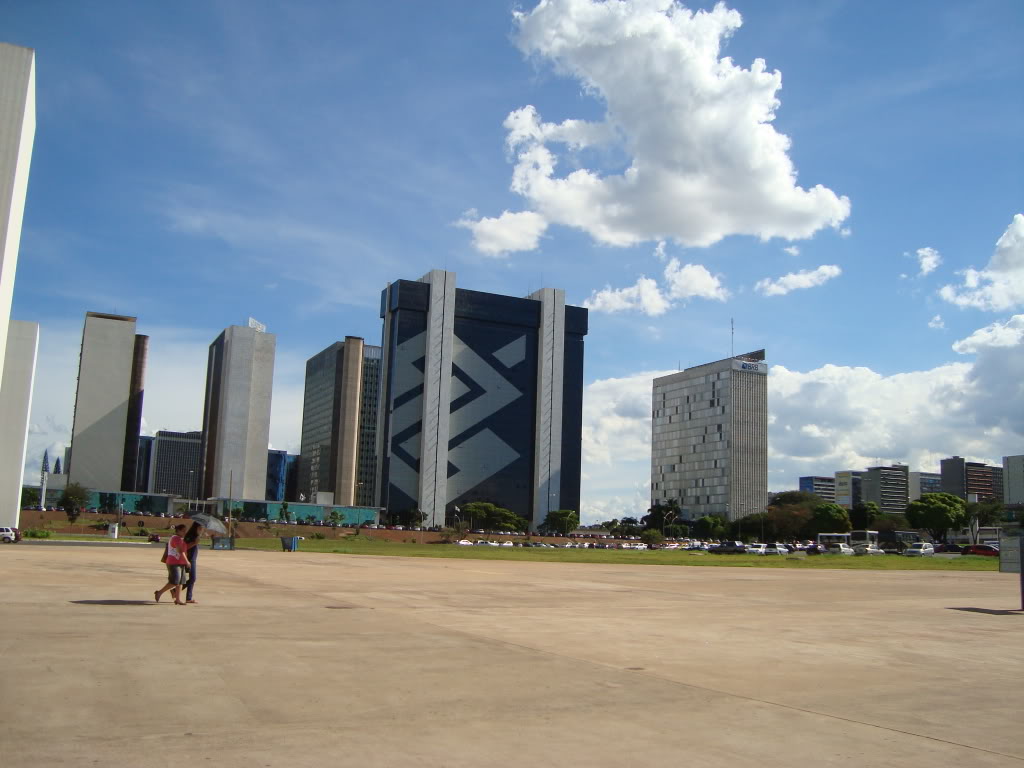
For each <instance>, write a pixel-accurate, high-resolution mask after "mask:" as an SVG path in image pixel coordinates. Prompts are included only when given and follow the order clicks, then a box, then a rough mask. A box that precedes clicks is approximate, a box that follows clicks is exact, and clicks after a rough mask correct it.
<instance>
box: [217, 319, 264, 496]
mask: <svg viewBox="0 0 1024 768" xmlns="http://www.w3.org/2000/svg"><path fill="white" fill-rule="evenodd" d="M250 325H253V326H259V324H258V323H255V322H254V321H253V322H252V323H250ZM276 346H277V337H276V336H275V335H274V334H272V333H265V332H264V331H263V330H262V326H259V327H249V328H246V327H243V326H240V325H232V326H230V327H228V328H226V329H225V330H224V332H223V333H221V335H220V336H218V337H217V339H216V340H215V341H214V342H213V344H211V345H210V353H209V358H208V360H207V366H206V402H205V405H204V407H203V442H202V448H201V452H200V471H201V472H202V484H201V488H202V489H203V490H202V492H203V498H208V499H210V498H234V499H263V498H264V497H265V495H266V490H267V447H268V445H269V443H270V400H271V396H272V394H273V385H274V354H275V349H276Z"/></svg>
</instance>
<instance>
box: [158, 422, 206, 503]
mask: <svg viewBox="0 0 1024 768" xmlns="http://www.w3.org/2000/svg"><path fill="white" fill-rule="evenodd" d="M202 441H203V433H202V432H199V431H192V432H172V431H169V430H160V431H159V432H157V433H156V435H154V437H153V450H152V456H151V457H150V473H149V487H150V493H165V494H172V495H174V496H181V497H182V498H185V499H198V498H203V497H202V495H201V486H200V476H199V475H200V473H199V454H200V451H201V448H202Z"/></svg>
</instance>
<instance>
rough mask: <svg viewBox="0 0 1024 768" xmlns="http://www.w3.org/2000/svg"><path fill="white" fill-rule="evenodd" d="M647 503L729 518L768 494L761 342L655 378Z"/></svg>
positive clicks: (760, 504) (755, 507)
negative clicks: (745, 351)
mask: <svg viewBox="0 0 1024 768" xmlns="http://www.w3.org/2000/svg"><path fill="white" fill-rule="evenodd" d="M651 408H652V414H651V415H652V417H653V418H652V420H651V503H652V504H661V503H664V502H666V501H668V500H669V499H675V500H676V501H677V502H678V503H679V505H680V506H681V507H682V508H683V510H684V513H685V515H686V517H687V518H688V519H691V520H693V519H697V518H699V517H703V516H704V515H717V516H719V517H724V518H726V519H728V520H736V519H738V518H741V517H746V516H747V515H750V514H754V513H756V512H761V511H763V510H764V507H765V504H767V502H768V365H767V364H766V363H765V362H764V350H763V349H761V350H758V351H756V352H750V353H748V354H745V355H736V356H734V357H729V358H726V359H725V360H718V361H717V362H714V363H707V364H705V365H697V366H694V367H692V368H687V369H686V370H684V371H680V372H679V373H673V374H670V375H668V376H662V377H661V378H657V379H655V380H654V393H653V402H652V406H651Z"/></svg>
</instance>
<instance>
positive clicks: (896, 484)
mask: <svg viewBox="0 0 1024 768" xmlns="http://www.w3.org/2000/svg"><path fill="white" fill-rule="evenodd" d="M861 495H862V498H863V500H864V503H865V504H867V503H868V502H869V501H873V502H874V503H875V504H877V505H878V508H879V509H880V510H882V511H883V512H888V513H890V514H903V513H904V512H906V510H907V503H908V499H909V495H910V467H908V466H907V465H906V464H894V465H892V466H891V467H868V469H867V471H866V472H865V473H864V474H863V475H862V477H861Z"/></svg>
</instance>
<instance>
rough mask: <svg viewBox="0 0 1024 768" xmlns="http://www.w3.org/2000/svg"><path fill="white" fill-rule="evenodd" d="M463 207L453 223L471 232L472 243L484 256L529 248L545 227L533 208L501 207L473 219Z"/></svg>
mask: <svg viewBox="0 0 1024 768" xmlns="http://www.w3.org/2000/svg"><path fill="white" fill-rule="evenodd" d="M475 215H476V212H475V211H467V213H466V215H465V216H464V217H463V218H461V219H459V220H458V221H457V222H455V223H456V225H457V226H460V227H463V228H465V229H468V230H469V231H471V232H472V233H473V246H474V247H475V248H476V249H477V250H478V251H480V253H485V254H487V255H488V256H504V255H506V254H508V253H509V252H511V251H532V250H533V249H535V248H536V247H537V245H538V244H539V243H540V238H541V235H543V234H544V232H545V230H546V229H547V227H548V224H547V221H545V219H544V217H543V216H540V215H538V214H536V213H534V212H533V211H519V212H518V213H513V212H511V211H505V212H503V213H502V214H501V216H498V217H496V218H488V217H486V216H485V217H483V218H480V219H474V218H472V217H474V216H475Z"/></svg>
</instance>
